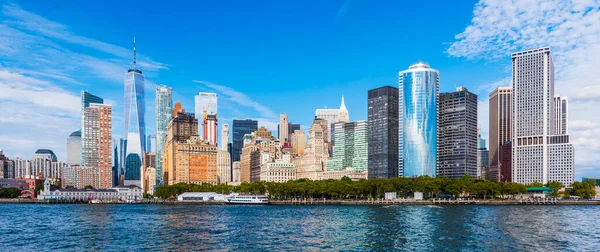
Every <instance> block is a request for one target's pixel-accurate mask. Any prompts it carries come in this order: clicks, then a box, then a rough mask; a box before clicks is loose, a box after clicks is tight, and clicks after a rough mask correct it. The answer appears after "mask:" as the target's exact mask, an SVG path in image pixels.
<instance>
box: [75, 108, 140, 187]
mask: <svg viewBox="0 0 600 252" xmlns="http://www.w3.org/2000/svg"><path fill="white" fill-rule="evenodd" d="M84 114H85V121H84V124H83V132H84V135H85V136H86V140H85V145H84V146H83V153H84V156H85V159H86V162H85V163H86V165H85V166H86V167H92V168H95V169H96V173H95V179H96V181H95V183H94V188H100V189H106V188H111V187H113V184H112V182H113V175H112V154H113V149H112V106H111V105H107V104H98V103H91V104H90V106H89V107H87V108H85V112H84ZM138 169H139V168H138Z"/></svg>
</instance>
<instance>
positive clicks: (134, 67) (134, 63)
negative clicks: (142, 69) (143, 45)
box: [133, 36, 137, 70]
mask: <svg viewBox="0 0 600 252" xmlns="http://www.w3.org/2000/svg"><path fill="white" fill-rule="evenodd" d="M135 65H136V62H135V36H133V70H137V68H136V66H135Z"/></svg>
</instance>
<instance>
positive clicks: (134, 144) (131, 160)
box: [123, 38, 146, 185]
mask: <svg viewBox="0 0 600 252" xmlns="http://www.w3.org/2000/svg"><path fill="white" fill-rule="evenodd" d="M124 79H125V81H124V84H125V85H124V86H125V99H124V103H123V104H124V108H125V111H124V116H125V120H124V121H125V125H124V127H123V129H124V130H125V138H126V139H127V148H126V154H125V162H124V166H125V181H124V184H125V185H130V184H132V185H139V183H140V179H141V177H140V166H141V165H142V153H144V151H146V123H145V120H144V118H145V115H146V113H145V111H146V104H145V93H144V75H143V74H142V71H140V70H139V69H137V65H136V51H135V38H134V39H133V68H132V69H129V70H128V71H127V73H125V78H124Z"/></svg>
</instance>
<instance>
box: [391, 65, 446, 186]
mask: <svg viewBox="0 0 600 252" xmlns="http://www.w3.org/2000/svg"><path fill="white" fill-rule="evenodd" d="M398 90H399V92H398V100H399V102H398V111H399V113H398V117H399V125H398V128H399V130H398V133H399V134H398V156H399V157H398V174H402V176H404V177H418V176H424V175H427V176H430V177H435V175H436V156H437V149H436V148H437V143H436V142H437V133H436V127H437V98H438V92H439V72H438V71H437V70H435V69H432V68H430V67H429V65H427V64H424V63H417V64H414V65H412V66H410V67H409V69H408V70H405V71H401V72H400V73H399V74H398Z"/></svg>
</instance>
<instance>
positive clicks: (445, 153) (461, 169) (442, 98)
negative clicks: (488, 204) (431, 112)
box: [437, 87, 478, 178]
mask: <svg viewBox="0 0 600 252" xmlns="http://www.w3.org/2000/svg"><path fill="white" fill-rule="evenodd" d="M437 123H438V127H437V176H441V177H447V178H460V177H462V176H464V175H470V176H472V177H477V174H478V172H477V171H478V168H477V95H476V94H473V93H471V92H469V90H467V89H466V88H464V87H458V88H457V89H456V92H451V93H441V94H440V95H439V97H438V118H437Z"/></svg>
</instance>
